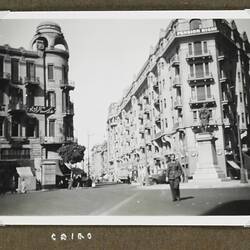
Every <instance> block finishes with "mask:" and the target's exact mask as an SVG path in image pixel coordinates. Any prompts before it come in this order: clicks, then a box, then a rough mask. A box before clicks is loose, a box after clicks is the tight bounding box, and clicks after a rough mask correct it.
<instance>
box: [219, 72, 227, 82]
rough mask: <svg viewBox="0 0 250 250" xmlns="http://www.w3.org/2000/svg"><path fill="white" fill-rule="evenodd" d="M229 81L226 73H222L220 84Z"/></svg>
mask: <svg viewBox="0 0 250 250" xmlns="http://www.w3.org/2000/svg"><path fill="white" fill-rule="evenodd" d="M228 80H229V79H228V77H227V75H226V74H225V73H221V74H220V82H221V83H224V82H227V81H228Z"/></svg>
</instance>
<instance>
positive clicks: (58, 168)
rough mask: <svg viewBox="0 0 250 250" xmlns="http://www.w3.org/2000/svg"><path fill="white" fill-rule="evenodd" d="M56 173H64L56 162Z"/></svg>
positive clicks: (59, 174)
mask: <svg viewBox="0 0 250 250" xmlns="http://www.w3.org/2000/svg"><path fill="white" fill-rule="evenodd" d="M56 175H58V176H64V174H63V173H62V170H61V169H60V166H59V164H56Z"/></svg>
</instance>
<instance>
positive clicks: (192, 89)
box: [191, 86, 196, 99]
mask: <svg viewBox="0 0 250 250" xmlns="http://www.w3.org/2000/svg"><path fill="white" fill-rule="evenodd" d="M195 96H196V95H195V87H194V86H192V87H191V98H192V99H195Z"/></svg>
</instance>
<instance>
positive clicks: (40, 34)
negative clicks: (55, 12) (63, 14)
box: [31, 22, 68, 52]
mask: <svg viewBox="0 0 250 250" xmlns="http://www.w3.org/2000/svg"><path fill="white" fill-rule="evenodd" d="M41 43H42V44H43V46H39V45H41ZM34 45H36V49H38V50H39V49H40V50H42V49H44V48H48V49H50V50H51V49H52V50H53V49H55V50H56V49H60V50H65V51H67V52H68V44H67V42H66V40H65V39H64V36H63V33H62V31H61V27H60V26H59V25H58V24H56V23H54V22H43V23H41V24H39V25H38V27H37V29H36V34H35V36H34V37H33V39H32V41H31V48H33V49H34Z"/></svg>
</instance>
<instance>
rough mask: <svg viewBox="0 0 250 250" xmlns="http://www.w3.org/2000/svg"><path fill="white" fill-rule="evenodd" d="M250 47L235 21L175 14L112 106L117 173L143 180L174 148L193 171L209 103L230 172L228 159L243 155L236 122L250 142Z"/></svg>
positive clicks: (111, 148)
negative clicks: (202, 117) (202, 113)
mask: <svg viewBox="0 0 250 250" xmlns="http://www.w3.org/2000/svg"><path fill="white" fill-rule="evenodd" d="M249 53H250V45H249V41H248V38H247V35H246V33H245V32H244V33H243V34H240V33H239V31H238V30H237V27H236V24H235V22H234V21H232V22H231V23H229V22H227V21H226V20H221V19H202V20H200V19H192V20H183V19H176V20H173V21H172V22H171V23H170V24H169V26H168V27H167V28H166V30H161V32H160V39H159V41H158V43H157V45H156V46H155V47H154V48H151V51H150V55H149V58H148V59H147V61H146V63H145V64H144V65H143V67H142V69H141V71H140V72H139V74H138V75H137V77H136V79H135V80H134V82H133V83H132V84H131V86H130V88H129V89H128V90H127V92H126V94H125V95H124V96H123V97H122V100H121V101H120V102H119V103H113V104H111V105H110V107H109V115H108V121H107V123H108V157H109V164H110V166H113V168H114V169H115V171H116V173H117V176H119V172H120V171H124V169H127V171H128V172H130V174H131V175H133V176H134V177H135V179H137V180H138V181H142V180H143V178H144V177H145V175H146V174H156V173H157V172H158V171H159V170H160V169H164V168H165V167H166V166H165V164H166V160H167V157H168V156H169V155H170V154H171V153H175V154H176V155H177V156H178V158H179V161H180V162H181V164H182V165H183V167H184V168H185V169H186V173H187V175H188V176H192V175H193V174H194V173H195V170H196V168H197V157H198V149H197V144H198V143H197V141H196V135H197V133H199V132H200V130H201V122H200V119H199V110H200V109H201V108H204V107H206V108H207V109H208V110H209V113H210V120H209V126H208V130H209V132H211V133H212V134H213V136H214V137H215V138H216V139H215V142H214V144H213V152H214V155H215V162H214V164H215V165H216V166H217V167H218V169H219V171H220V172H222V173H224V176H228V175H229V173H228V171H227V167H226V166H227V164H228V160H230V162H231V160H232V161H235V162H238V160H239V156H238V150H237V148H238V139H237V123H238V124H239V128H240V133H241V138H242V142H244V144H248V147H249V141H248V140H249V139H247V138H248V137H247V133H248V129H249V101H250V100H249V97H250V96H249Z"/></svg>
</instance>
